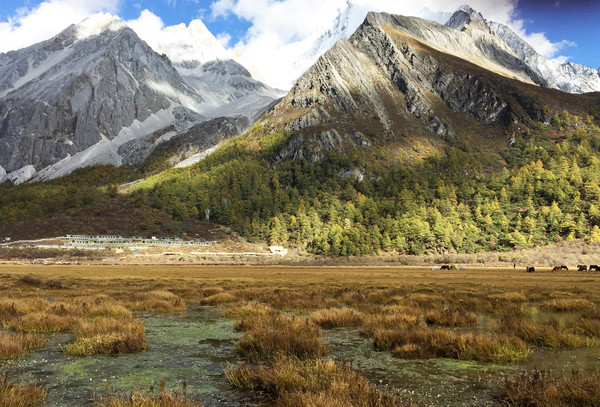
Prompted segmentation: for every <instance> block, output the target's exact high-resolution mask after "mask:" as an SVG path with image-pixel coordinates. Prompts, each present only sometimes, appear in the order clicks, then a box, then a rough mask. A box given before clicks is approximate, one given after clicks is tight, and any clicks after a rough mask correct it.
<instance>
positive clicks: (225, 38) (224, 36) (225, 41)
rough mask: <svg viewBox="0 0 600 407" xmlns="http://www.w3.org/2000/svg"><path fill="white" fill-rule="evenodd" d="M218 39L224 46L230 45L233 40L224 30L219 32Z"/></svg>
mask: <svg viewBox="0 0 600 407" xmlns="http://www.w3.org/2000/svg"><path fill="white" fill-rule="evenodd" d="M217 39H218V40H219V42H220V43H221V45H223V46H224V47H227V46H229V41H231V35H230V34H229V33H226V32H222V33H219V34H217Z"/></svg>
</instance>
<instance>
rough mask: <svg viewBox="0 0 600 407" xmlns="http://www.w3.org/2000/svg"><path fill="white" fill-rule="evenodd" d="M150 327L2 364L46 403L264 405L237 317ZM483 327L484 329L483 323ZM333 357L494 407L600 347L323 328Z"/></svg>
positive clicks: (371, 374) (414, 393)
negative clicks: (252, 388)
mask: <svg viewBox="0 0 600 407" xmlns="http://www.w3.org/2000/svg"><path fill="white" fill-rule="evenodd" d="M137 317H138V318H139V319H140V320H141V321H142V323H143V324H144V326H145V328H146V340H147V344H148V350H146V351H144V352H141V353H137V354H131V355H121V356H93V357H71V356H68V355H66V354H65V353H64V352H63V351H62V350H61V346H64V345H65V344H67V343H68V342H69V341H70V340H71V337H70V335H54V336H52V337H51V341H50V345H49V346H47V347H46V348H44V349H42V350H41V351H39V352H34V353H32V354H30V355H28V356H27V357H25V358H23V359H20V360H16V361H10V362H0V371H8V372H9V374H10V378H11V380H13V381H19V380H26V381H35V382H37V383H39V384H41V385H43V386H44V387H45V388H46V389H47V390H48V395H47V398H46V401H45V403H44V405H45V406H61V407H62V406H86V405H93V401H92V398H93V396H94V394H96V395H99V396H101V395H104V394H106V393H107V392H108V391H112V392H113V393H115V394H119V395H126V394H127V393H128V392H130V391H131V390H133V389H137V390H139V391H141V392H142V393H144V392H146V391H148V389H149V388H150V387H151V386H153V387H154V389H155V390H154V392H155V393H157V392H158V387H159V386H160V383H161V382H162V381H164V382H165V385H166V388H167V389H169V390H179V391H180V392H181V391H182V389H183V385H184V382H185V384H186V392H187V394H188V396H189V397H190V398H194V399H197V400H200V401H202V403H203V405H204V406H267V405H271V404H272V403H271V401H270V400H269V399H268V398H266V397H264V396H260V395H256V394H253V393H251V392H246V391H237V390H234V389H232V387H231V386H230V385H229V383H228V382H227V379H226V377H225V374H224V370H225V369H226V368H227V367H228V366H229V365H230V364H235V363H237V362H238V361H240V358H239V356H238V355H237V354H236V352H235V341H236V339H237V338H238V337H239V336H240V334H239V333H238V332H236V331H235V330H234V328H233V321H232V320H229V319H226V318H223V317H222V316H221V315H220V313H219V311H218V310H217V309H216V308H215V307H204V306H190V307H188V310H187V311H186V312H185V313H182V314H174V315H166V316H165V315H138V316H137ZM480 322H482V323H481V324H480V325H479V326H480V327H483V328H482V329H485V326H486V324H485V321H480ZM323 339H324V340H325V341H326V342H327V343H329V344H330V346H331V349H332V352H331V355H330V357H332V358H333V359H335V360H336V361H338V362H339V363H342V364H346V365H350V366H352V367H354V368H356V369H359V370H360V371H361V372H362V373H363V374H364V375H365V376H366V377H367V378H368V379H369V380H370V381H371V382H372V383H373V384H374V385H376V386H377V387H378V388H380V389H382V390H385V391H388V392H391V393H393V394H396V395H397V396H398V397H399V398H400V399H401V400H403V401H407V402H413V403H415V404H417V405H419V406H494V405H496V403H495V402H494V400H493V398H492V394H493V390H494V387H495V385H496V384H497V383H498V381H500V380H502V379H503V377H505V376H506V375H512V374H514V373H516V372H519V371H526V370H527V371H529V370H532V369H545V370H551V371H553V372H555V373H561V372H569V371H570V370H573V369H576V370H588V369H589V370H597V369H600V360H599V358H598V356H599V353H600V352H599V350H598V349H586V348H583V349H574V350H564V351H543V350H537V351H534V352H533V353H532V354H531V355H530V357H529V359H528V361H527V362H525V363H521V364H513V365H494V364H489V363H478V362H466V361H456V360H450V359H429V360H404V359H399V358H395V357H393V356H392V355H391V352H377V351H375V350H374V348H373V343H372V341H371V340H369V339H367V338H364V337H362V336H360V332H359V330H358V329H354V328H352V329H348V328H344V329H332V330H323Z"/></svg>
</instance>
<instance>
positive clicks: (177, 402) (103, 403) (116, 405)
mask: <svg viewBox="0 0 600 407" xmlns="http://www.w3.org/2000/svg"><path fill="white" fill-rule="evenodd" d="M94 405H95V406H96V407H201V406H202V403H199V402H195V401H193V400H191V399H190V398H188V396H187V393H186V385H185V383H184V384H183V392H182V393H180V392H178V391H170V390H166V389H165V382H161V384H160V389H159V391H158V394H154V389H153V388H152V387H151V388H150V390H149V391H148V392H147V393H146V394H142V393H139V392H131V394H129V395H128V396H117V395H115V394H113V393H112V391H111V392H110V393H109V394H108V395H107V396H104V397H101V396H97V395H94Z"/></svg>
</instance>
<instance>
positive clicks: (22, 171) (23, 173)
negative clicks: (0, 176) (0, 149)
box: [6, 165, 36, 185]
mask: <svg viewBox="0 0 600 407" xmlns="http://www.w3.org/2000/svg"><path fill="white" fill-rule="evenodd" d="M35 173H36V171H35V167H34V166H33V165H26V166H24V167H22V168H19V169H18V170H16V171H13V172H11V173H9V174H7V176H6V177H7V178H8V179H9V180H10V181H11V182H12V183H13V184H15V185H19V184H22V183H24V182H27V181H29V180H30V179H31V178H33V176H34V175H35Z"/></svg>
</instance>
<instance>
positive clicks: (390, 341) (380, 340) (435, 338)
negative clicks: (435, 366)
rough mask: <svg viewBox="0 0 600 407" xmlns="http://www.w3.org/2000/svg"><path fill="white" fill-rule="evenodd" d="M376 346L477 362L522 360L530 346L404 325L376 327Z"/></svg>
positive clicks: (404, 354)
mask: <svg viewBox="0 0 600 407" xmlns="http://www.w3.org/2000/svg"><path fill="white" fill-rule="evenodd" d="M373 340H374V344H375V348H377V349H379V350H391V351H393V353H394V356H397V357H401V358H406V359H427V358H440V357H442V358H451V359H461V360H476V361H480V362H495V363H513V362H521V361H523V360H525V359H526V358H527V356H528V355H529V349H528V348H527V346H526V345H525V342H523V341H522V340H521V339H519V338H514V337H508V336H494V337H488V336H483V335H473V334H460V333H455V332H450V331H446V330H443V329H429V328H416V327H403V328H400V329H378V330H376V331H375V333H374V336H373Z"/></svg>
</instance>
